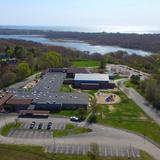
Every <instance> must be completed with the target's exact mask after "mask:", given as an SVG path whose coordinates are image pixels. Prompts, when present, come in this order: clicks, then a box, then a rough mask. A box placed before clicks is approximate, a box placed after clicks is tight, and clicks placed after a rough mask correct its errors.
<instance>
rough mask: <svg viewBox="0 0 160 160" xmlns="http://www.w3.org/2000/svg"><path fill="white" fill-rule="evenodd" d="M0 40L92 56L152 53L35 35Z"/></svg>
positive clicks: (8, 37)
mask: <svg viewBox="0 0 160 160" xmlns="http://www.w3.org/2000/svg"><path fill="white" fill-rule="evenodd" d="M0 38H4V39H17V40H26V41H32V42H37V43H41V44H46V45H52V46H63V47H66V48H73V49H77V50H80V51H88V52H89V53H90V54H92V53H100V54H105V53H110V52H116V51H120V50H121V51H125V52H127V53H128V54H130V55H131V54H137V55H141V56H148V55H151V54H152V53H150V52H146V51H142V50H136V49H127V48H121V47H117V46H102V45H91V44H89V43H87V42H84V41H77V40H56V39H55V40H50V39H48V38H44V37H40V36H36V35H35V36H34V35H0Z"/></svg>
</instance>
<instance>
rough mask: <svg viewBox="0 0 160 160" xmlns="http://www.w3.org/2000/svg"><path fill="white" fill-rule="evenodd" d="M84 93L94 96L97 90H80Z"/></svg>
mask: <svg viewBox="0 0 160 160" xmlns="http://www.w3.org/2000/svg"><path fill="white" fill-rule="evenodd" d="M82 92H84V93H88V94H89V95H91V96H95V93H97V92H98V90H82Z"/></svg>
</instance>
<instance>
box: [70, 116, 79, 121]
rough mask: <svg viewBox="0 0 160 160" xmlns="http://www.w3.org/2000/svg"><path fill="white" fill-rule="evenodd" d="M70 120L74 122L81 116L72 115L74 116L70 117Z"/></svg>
mask: <svg viewBox="0 0 160 160" xmlns="http://www.w3.org/2000/svg"><path fill="white" fill-rule="evenodd" d="M70 120H71V121H73V122H78V121H79V118H78V117H75V116H72V117H70Z"/></svg>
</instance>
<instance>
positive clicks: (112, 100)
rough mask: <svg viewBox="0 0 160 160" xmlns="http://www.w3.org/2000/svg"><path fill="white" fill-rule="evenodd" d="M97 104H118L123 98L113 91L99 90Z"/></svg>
mask: <svg viewBox="0 0 160 160" xmlns="http://www.w3.org/2000/svg"><path fill="white" fill-rule="evenodd" d="M96 99H97V104H109V105H112V104H117V103H120V101H121V99H120V97H119V96H118V95H116V94H113V93H103V92H99V93H97V95H96Z"/></svg>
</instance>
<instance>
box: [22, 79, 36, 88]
mask: <svg viewBox="0 0 160 160" xmlns="http://www.w3.org/2000/svg"><path fill="white" fill-rule="evenodd" d="M38 82H39V80H33V81H32V82H29V83H28V84H26V85H25V86H24V87H23V88H24V89H31V88H33V87H34V86H36V84H37V83H38Z"/></svg>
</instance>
